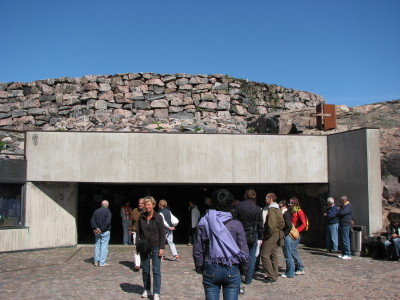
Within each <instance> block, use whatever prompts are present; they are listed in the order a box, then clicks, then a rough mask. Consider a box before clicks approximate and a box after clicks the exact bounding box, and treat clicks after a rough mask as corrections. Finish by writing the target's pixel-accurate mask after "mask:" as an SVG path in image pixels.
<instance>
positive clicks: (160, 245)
mask: <svg viewBox="0 0 400 300" xmlns="http://www.w3.org/2000/svg"><path fill="white" fill-rule="evenodd" d="M143 202H144V210H145V211H144V213H142V214H141V215H140V217H139V222H138V231H137V234H138V235H139V236H138V240H148V241H149V247H150V248H149V249H148V251H146V252H143V253H142V252H141V253H140V258H141V260H142V265H143V270H142V277H143V286H144V292H143V294H142V298H147V297H148V296H150V295H151V294H152V293H151V277H150V260H151V261H152V264H153V268H152V270H153V293H154V296H153V299H154V300H159V299H160V291H161V257H162V256H163V255H164V249H165V232H164V222H163V219H162V216H161V215H160V214H159V213H157V212H156V211H155V210H154V208H155V207H156V200H155V199H154V198H153V197H152V196H147V197H145V198H144V200H143Z"/></svg>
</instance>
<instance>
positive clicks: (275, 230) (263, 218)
mask: <svg viewBox="0 0 400 300" xmlns="http://www.w3.org/2000/svg"><path fill="white" fill-rule="evenodd" d="M212 201H213V202H212V209H210V210H209V211H208V212H207V213H206V215H205V216H204V217H203V218H201V220H200V222H199V224H198V228H197V235H196V241H195V244H194V247H193V259H194V263H195V267H196V270H197V271H198V272H199V273H201V274H202V275H203V286H204V291H205V294H206V299H219V294H220V290H221V288H222V293H223V296H224V299H238V296H239V294H240V293H244V291H245V287H246V286H247V285H249V284H251V282H252V279H253V278H254V276H255V272H256V270H257V269H258V265H259V261H260V260H261V264H262V266H263V268H264V270H265V274H266V275H265V276H264V281H265V282H276V281H277V279H278V276H279V273H278V253H277V251H278V245H280V246H283V250H284V256H285V260H286V272H285V273H283V274H282V275H281V276H282V277H284V278H289V277H294V276H295V275H304V274H305V270H304V265H303V262H302V261H301V259H300V256H299V254H298V251H297V248H298V244H299V240H300V239H297V240H293V239H292V238H291V237H290V236H289V232H290V230H291V228H292V226H295V227H296V228H297V231H298V232H302V231H303V230H305V228H306V225H307V221H306V217H305V214H304V212H303V211H302V209H301V208H300V203H299V200H298V199H297V198H296V197H292V198H291V199H290V201H289V202H287V201H285V200H282V201H280V202H279V203H278V202H277V197H276V195H275V194H274V193H268V194H267V195H266V197H265V201H266V207H265V208H264V209H262V208H261V207H259V206H258V205H257V194H256V191H255V190H253V189H249V190H247V191H246V192H245V193H244V201H240V202H238V203H236V205H234V199H233V196H232V194H231V193H230V192H229V191H228V190H226V189H222V190H217V191H215V192H214V193H213V194H212ZM241 282H243V283H244V285H242V284H241Z"/></svg>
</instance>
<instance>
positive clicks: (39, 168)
mask: <svg viewBox="0 0 400 300" xmlns="http://www.w3.org/2000/svg"><path fill="white" fill-rule="evenodd" d="M326 141H327V137H326V136H293V135H290V136H289V135H288V136H283V135H228V134H227V135H224V134H218V135H216V134H157V133H120V132H113V133H110V132H86V133H82V132H28V133H27V140H26V158H27V161H28V166H27V180H28V181H46V182H49V181H64V182H66V181H70V182H109V183H117V182H129V183H177V182H179V183H323V182H327V181H328V176H327V174H328V172H327V166H328V160H327V142H326Z"/></svg>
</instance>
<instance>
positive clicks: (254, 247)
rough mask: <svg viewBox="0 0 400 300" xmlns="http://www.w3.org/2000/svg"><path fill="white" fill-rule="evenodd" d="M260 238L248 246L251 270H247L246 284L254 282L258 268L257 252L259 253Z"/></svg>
mask: <svg viewBox="0 0 400 300" xmlns="http://www.w3.org/2000/svg"><path fill="white" fill-rule="evenodd" d="M257 244H258V238H257V239H256V241H255V242H254V243H253V244H247V246H249V268H248V269H247V274H246V279H245V282H244V283H245V284H250V283H251V282H252V281H253V276H254V269H255V267H256V259H257V258H256V251H257Z"/></svg>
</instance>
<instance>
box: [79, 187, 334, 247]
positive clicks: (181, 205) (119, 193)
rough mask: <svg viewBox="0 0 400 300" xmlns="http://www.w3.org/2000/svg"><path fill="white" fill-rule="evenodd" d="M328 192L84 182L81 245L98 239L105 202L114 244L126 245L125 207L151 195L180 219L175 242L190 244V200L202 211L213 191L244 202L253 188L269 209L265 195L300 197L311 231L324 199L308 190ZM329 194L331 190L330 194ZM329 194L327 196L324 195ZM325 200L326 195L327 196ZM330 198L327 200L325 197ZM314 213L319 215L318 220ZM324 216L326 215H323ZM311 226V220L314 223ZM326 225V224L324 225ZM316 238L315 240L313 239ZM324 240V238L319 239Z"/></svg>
mask: <svg viewBox="0 0 400 300" xmlns="http://www.w3.org/2000/svg"><path fill="white" fill-rule="evenodd" d="M321 186H322V187H324V188H322V190H327V187H326V184H140V185H138V184H100V183H80V184H79V187H78V194H79V196H78V243H79V244H87V243H89V244H91V243H94V236H93V233H92V230H91V228H90V218H91V216H92V214H93V212H94V211H95V210H96V209H97V208H99V207H100V203H101V201H102V200H108V201H109V202H110V210H111V213H112V217H113V218H112V229H111V239H110V243H111V244H122V222H121V216H120V209H121V205H122V204H123V203H124V202H125V201H127V200H128V201H130V205H131V207H132V208H136V207H137V202H138V199H139V198H142V197H145V196H147V195H151V196H153V197H154V198H155V199H156V201H157V202H158V201H159V200H161V199H165V200H167V202H168V206H169V208H170V209H171V211H172V213H173V214H174V215H175V216H176V217H177V218H178V219H179V225H178V226H177V229H176V231H175V232H174V242H175V243H177V244H186V243H187V242H188V227H189V205H188V202H189V200H195V201H196V202H197V204H198V206H199V208H201V206H202V204H203V201H204V199H205V198H206V197H210V196H211V194H212V192H213V191H215V190H217V189H220V188H227V189H229V190H230V191H231V192H232V194H233V195H234V197H235V199H239V200H243V194H244V192H245V190H247V189H249V188H253V189H255V190H256V192H257V196H258V200H257V204H258V205H259V206H260V207H264V206H265V201H264V199H265V195H266V194H267V193H270V192H273V193H276V194H277V196H278V199H279V200H282V199H289V198H290V196H291V195H297V196H298V197H299V199H300V200H301V201H302V207H303V209H304V211H305V212H306V213H307V216H308V218H309V219H311V220H313V224H310V228H313V227H314V226H315V227H317V226H319V224H320V223H321V220H320V217H319V215H320V212H321V211H322V207H321V200H320V197H319V196H318V195H315V196H308V195H307V194H308V192H307V191H311V192H312V193H313V194H315V193H316V192H315V191H317V190H318V191H319V192H318V193H320V192H321ZM326 193H327V191H326ZM324 194H325V193H324ZM324 197H325V196H324ZM325 199H326V198H325ZM311 214H318V215H316V216H315V218H314V217H312V216H311ZM321 215H322V214H321ZM310 223H311V221H310ZM321 225H322V224H321ZM313 239H314V238H313ZM318 239H320V237H319V238H318Z"/></svg>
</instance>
